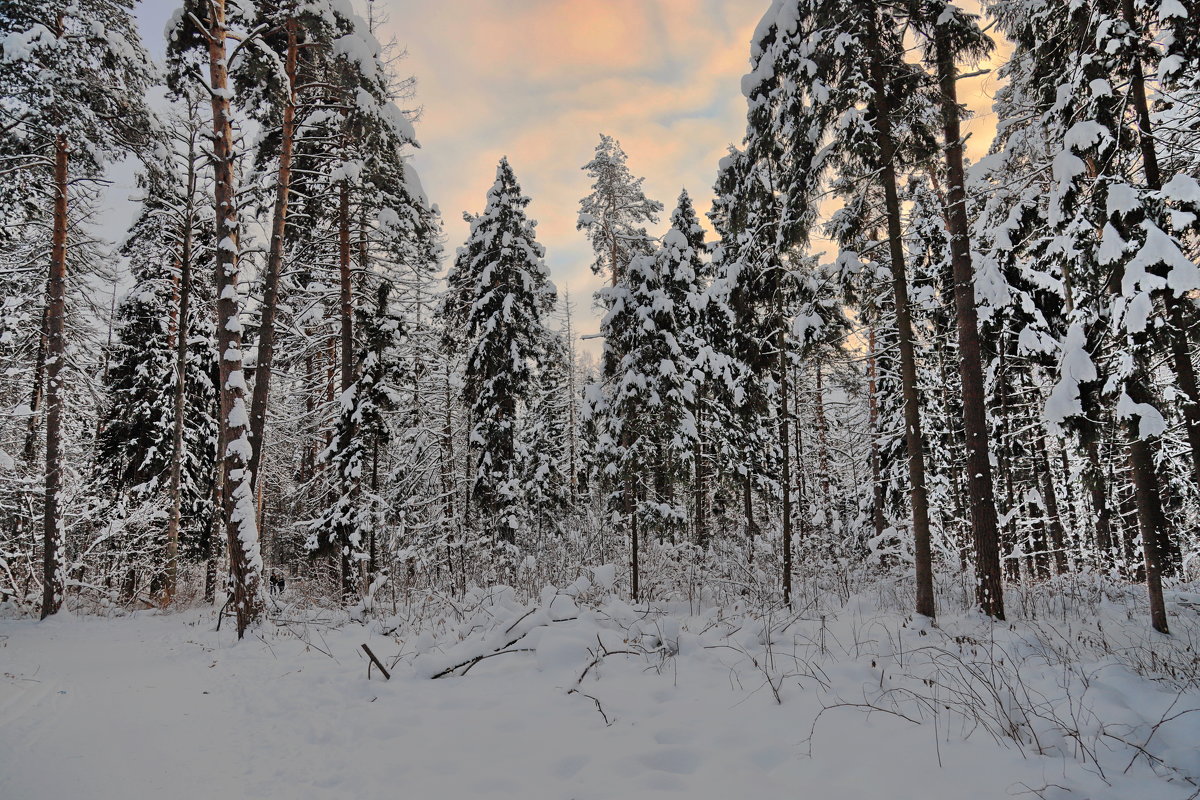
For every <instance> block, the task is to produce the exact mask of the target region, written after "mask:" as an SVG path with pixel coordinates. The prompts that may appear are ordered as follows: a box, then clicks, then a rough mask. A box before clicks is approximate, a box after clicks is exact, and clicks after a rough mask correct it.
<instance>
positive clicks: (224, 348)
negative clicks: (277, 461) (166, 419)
mask: <svg viewBox="0 0 1200 800" xmlns="http://www.w3.org/2000/svg"><path fill="white" fill-rule="evenodd" d="M225 2H226V0H210V3H209V18H208V23H209V29H208V56H209V59H208V61H209V85H210V86H211V87H212V89H213V91H212V93H211V99H212V116H213V137H212V148H213V177H214V184H215V186H214V201H215V206H216V224H217V231H216V233H217V247H216V273H217V274H216V288H217V349H218V351H219V352H220V362H221V378H220V380H221V385H220V396H221V422H220V424H221V428H222V429H223V430H224V436H223V437H222V438H223V439H224V442H225V451H224V453H219V454H218V456H219V458H220V460H221V461H223V462H224V481H223V487H222V492H221V494H222V497H221V509H222V520H223V523H224V528H225V535H226V537H227V539H228V540H229V570H230V574H231V577H232V584H233V585H232V590H233V595H232V598H231V600H232V604H233V608H234V611H235V613H236V614H237V629H238V638H239V639H240V638H242V637H243V636H244V635H245V632H246V628H248V627H249V626H250V623H251V622H252V621H254V620H255V619H256V618H257V617H258V614H259V612H260V609H261V593H262V592H261V585H260V584H261V574H260V573H261V570H262V556H261V554H260V551H259V544H258V529H257V520H256V519H255V517H256V514H255V509H254V487H253V481H252V479H251V476H250V474H249V469H248V467H249V461H250V458H251V455H252V454H251V446H250V442H249V415H248V414H247V413H246V383H245V374H244V373H243V371H242V331H241V323H240V321H239V317H240V308H239V306H240V303H239V300H238V277H239V276H238V267H239V264H238V239H239V235H240V225H239V218H238V216H239V215H238V207H237V192H236V187H235V175H234V163H233V162H234V149H233V125H232V122H233V120H232V111H231V109H230V103H229V95H230V91H229V72H228V67H227V61H226V59H227V56H228V54H227V52H226V46H225V38H226V23H225Z"/></svg>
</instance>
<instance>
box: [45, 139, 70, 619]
mask: <svg viewBox="0 0 1200 800" xmlns="http://www.w3.org/2000/svg"><path fill="white" fill-rule="evenodd" d="M67 158H68V154H67V137H66V136H65V135H63V134H61V133H60V134H58V135H57V136H55V137H54V237H53V244H52V246H51V250H50V280H49V281H48V282H47V284H46V291H47V297H46V332H47V336H46V498H45V505H44V507H43V528H44V531H45V548H44V550H43V553H42V619H45V618H46V617H48V616H50V615H51V614H55V613H57V612H58V609H59V608H61V607H62V602H63V591H64V588H65V586H64V584H65V580H64V575H63V564H62V553H61V548H62V546H63V524H62V513H61V510H60V509H59V507H58V501H59V497H58V494H59V491H60V490H61V489H62V413H63V399H62V368H63V362H64V361H65V360H66V349H67V348H66V344H67V343H66V316H67V224H68V221H67Z"/></svg>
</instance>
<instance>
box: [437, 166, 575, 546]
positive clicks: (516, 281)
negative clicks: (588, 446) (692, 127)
mask: <svg viewBox="0 0 1200 800" xmlns="http://www.w3.org/2000/svg"><path fill="white" fill-rule="evenodd" d="M529 202H530V200H529V198H528V197H526V196H525V195H524V194H523V193H522V192H521V187H520V184H518V183H517V179H516V176H515V175H514V173H513V170H512V167H511V166H510V165H509V163H508V159H507V158H503V159H501V160H500V165H499V166H498V167H497V169H496V182H495V184H494V185H493V186H492V188H491V189H489V190H488V194H487V205H486V206H485V208H484V210H483V213H481V214H480V215H479V216H477V217H473V218H472V219H471V233H470V235H469V236H468V238H467V241H466V244H465V245H464V246H463V247H462V248H461V249H460V250H459V253H458V257H457V259H456V261H455V265H454V269H453V270H452V271H451V274H450V276H449V277H448V281H449V283H450V286H451V287H452V289H453V288H457V289H458V290H459V291H460V292H461V294H459V295H457V296H456V295H455V294H454V293H453V292H452V294H451V295H450V297H449V298H448V304H447V310H446V316H447V319H448V321H452V320H455V319H461V320H462V325H463V327H462V329H461V330H462V334H463V340H464V345H465V346H464V350H465V356H466V364H465V368H464V375H463V400H464V402H465V403H466V404H467V406H468V407H469V409H470V418H471V431H470V441H469V444H470V449H471V451H472V453H473V455H474V458H475V467H474V470H473V475H474V477H473V481H472V498H473V500H474V502H475V504H476V508H477V509H478V512H479V513H480V515H481V517H482V519H481V522H482V524H483V525H484V526H486V529H487V530H489V531H490V532H491V533H492V535H493V537H494V539H495V541H497V542H498V543H501V544H502V545H514V544H515V543H516V537H517V532H518V531H519V530H520V529H521V527H522V526H523V524H524V522H525V520H524V519H523V518H522V517H523V511H522V508H523V497H522V490H521V486H522V476H523V475H525V474H527V473H528V467H529V465H528V464H526V463H524V462H523V459H522V452H521V450H520V449H519V448H518V446H517V443H518V440H519V435H520V429H521V426H522V424H523V423H524V419H523V416H524V414H525V413H526V410H527V409H528V408H529V406H530V405H531V403H533V401H534V398H535V396H536V389H537V386H536V375H537V364H538V359H539V358H540V357H541V355H542V343H543V341H544V340H545V335H546V334H545V331H544V323H543V318H544V316H545V315H546V314H547V313H548V312H549V311H550V309H551V308H552V307H553V304H554V298H555V289H554V286H553V284H551V283H550V280H549V276H548V274H547V272H546V267H545V265H544V264H543V261H542V259H543V258H544V256H545V250H544V249H543V248H542V246H541V245H540V244H538V242H537V238H536V235H535V228H536V225H537V223H536V222H535V221H534V220H532V219H530V218H529V217H528V216H527V214H526V208H527V207H528V206H529ZM456 301H458V302H461V303H462V305H457V303H456ZM451 324H453V323H451Z"/></svg>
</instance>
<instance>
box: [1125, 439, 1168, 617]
mask: <svg viewBox="0 0 1200 800" xmlns="http://www.w3.org/2000/svg"><path fill="white" fill-rule="evenodd" d="M1137 426H1138V423H1137V422H1135V421H1133V420H1131V421H1130V423H1129V427H1130V431H1129V435H1130V441H1129V464H1130V467H1131V469H1132V471H1133V484H1134V490H1135V493H1136V498H1137V510H1138V526H1139V527H1140V528H1141V531H1142V556H1143V558H1144V559H1145V562H1146V589H1147V591H1148V593H1149V596H1150V624H1151V626H1152V627H1153V628H1154V630H1156V631H1158V632H1159V633H1170V632H1171V631H1170V629H1169V628H1168V627H1167V608H1166V604H1165V602H1164V600H1163V590H1162V564H1161V563H1160V550H1161V546H1160V544H1159V532H1160V531H1162V530H1163V529H1164V528H1165V527H1166V520H1165V519H1164V517H1163V511H1162V500H1161V498H1160V496H1159V490H1158V476H1157V475H1155V473H1154V458H1153V456H1152V454H1151V451H1150V443H1149V442H1146V441H1144V440H1142V439H1139V438H1138V431H1137V430H1136V428H1137Z"/></svg>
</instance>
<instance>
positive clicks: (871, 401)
mask: <svg viewBox="0 0 1200 800" xmlns="http://www.w3.org/2000/svg"><path fill="white" fill-rule="evenodd" d="M875 359H876V355H875V328H874V326H872V327H871V328H870V329H869V330H868V332H867V394H868V405H867V409H868V410H867V420H868V427H869V428H870V435H871V487H872V491H871V522H872V524H873V526H874V528H875V536H876V538H879V537H882V536H883V532H884V530H885V529H886V528H887V518H886V517H885V515H884V508H883V505H884V502H885V501H886V494H885V491H884V485H883V475H882V466H883V465H882V464H881V463H880V462H881V460H882V459H881V457H880V453H879V386H878V378H877V374H876V371H877V370H878V366H877V365H876V360H875Z"/></svg>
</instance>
